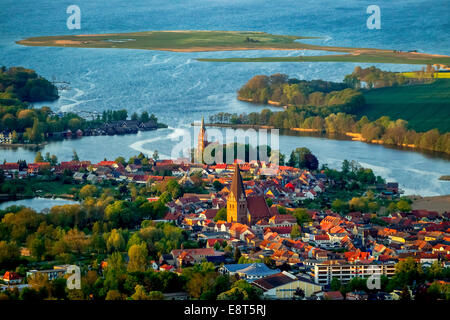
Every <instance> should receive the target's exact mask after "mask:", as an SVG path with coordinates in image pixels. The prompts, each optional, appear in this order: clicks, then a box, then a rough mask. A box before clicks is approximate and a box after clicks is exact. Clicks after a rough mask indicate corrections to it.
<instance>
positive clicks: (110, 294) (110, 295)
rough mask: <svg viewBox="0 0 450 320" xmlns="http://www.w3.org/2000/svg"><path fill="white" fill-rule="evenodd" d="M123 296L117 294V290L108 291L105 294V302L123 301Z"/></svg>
mask: <svg viewBox="0 0 450 320" xmlns="http://www.w3.org/2000/svg"><path fill="white" fill-rule="evenodd" d="M123 298H124V297H123V295H122V294H121V293H120V292H119V290H109V291H108V293H107V294H106V298H105V300H123Z"/></svg>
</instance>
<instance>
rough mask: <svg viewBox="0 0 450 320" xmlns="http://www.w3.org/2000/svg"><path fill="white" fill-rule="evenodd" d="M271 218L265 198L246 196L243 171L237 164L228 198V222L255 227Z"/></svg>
mask: <svg viewBox="0 0 450 320" xmlns="http://www.w3.org/2000/svg"><path fill="white" fill-rule="evenodd" d="M270 216H271V215H270V211H269V207H268V206H267V203H266V200H265V199H264V196H251V197H247V196H246V194H245V188H244V183H243V181H242V176H241V170H240V168H239V165H238V164H236V167H235V169H234V174H233V179H232V181H231V186H230V192H229V194H228V197H227V222H230V223H236V222H237V223H242V224H246V225H253V224H255V223H256V222H258V221H260V220H263V219H269V218H270Z"/></svg>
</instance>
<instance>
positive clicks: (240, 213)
mask: <svg viewBox="0 0 450 320" xmlns="http://www.w3.org/2000/svg"><path fill="white" fill-rule="evenodd" d="M227 222H238V223H242V224H247V223H248V218H247V197H246V196H245V189H244V183H243V182H242V176H241V170H240V169H239V165H238V164H236V167H235V169H234V174H233V180H232V182H231V188H230V194H229V195H228V198H227Z"/></svg>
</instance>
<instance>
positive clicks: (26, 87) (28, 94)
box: [0, 66, 59, 105]
mask: <svg viewBox="0 0 450 320" xmlns="http://www.w3.org/2000/svg"><path fill="white" fill-rule="evenodd" d="M0 92H1V95H0V104H3V103H5V104H6V105H8V102H9V101H8V100H14V99H18V100H20V101H26V102H39V101H53V100H56V99H58V97H59V96H58V89H57V88H56V87H55V86H54V85H53V84H52V83H51V82H50V81H48V80H46V79H44V78H42V77H41V76H39V75H38V74H36V72H35V71H34V70H31V69H25V68H22V67H11V68H6V67H4V66H3V67H1V68H0ZM12 102H13V104H15V103H17V101H12Z"/></svg>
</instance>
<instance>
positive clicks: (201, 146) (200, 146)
mask: <svg viewBox="0 0 450 320" xmlns="http://www.w3.org/2000/svg"><path fill="white" fill-rule="evenodd" d="M206 144H207V138H206V129H205V118H204V117H202V123H201V125H200V131H199V133H198V142H197V159H198V161H199V162H203V152H204V151H205V148H206Z"/></svg>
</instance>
